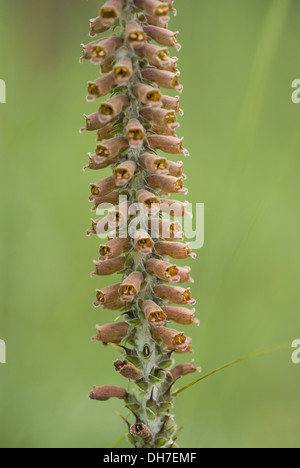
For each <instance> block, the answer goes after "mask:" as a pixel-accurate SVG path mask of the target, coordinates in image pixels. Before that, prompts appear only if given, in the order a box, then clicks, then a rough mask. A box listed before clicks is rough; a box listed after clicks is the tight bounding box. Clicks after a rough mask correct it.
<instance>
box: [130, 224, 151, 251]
mask: <svg viewBox="0 0 300 468" xmlns="http://www.w3.org/2000/svg"><path fill="white" fill-rule="evenodd" d="M153 246H154V242H153V240H152V239H151V237H150V235H149V234H148V232H146V231H144V230H143V229H139V230H138V231H136V232H135V235H134V248H135V249H136V250H139V251H140V252H141V253H142V254H144V255H148V254H150V253H151V252H152V249H153Z"/></svg>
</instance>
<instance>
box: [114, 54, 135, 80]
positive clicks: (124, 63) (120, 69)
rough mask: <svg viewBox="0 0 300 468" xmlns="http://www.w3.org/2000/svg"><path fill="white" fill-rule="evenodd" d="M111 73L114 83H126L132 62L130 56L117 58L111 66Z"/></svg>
mask: <svg viewBox="0 0 300 468" xmlns="http://www.w3.org/2000/svg"><path fill="white" fill-rule="evenodd" d="M113 74H114V77H115V83H116V84H118V85H122V84H125V83H127V81H128V80H129V79H130V77H131V76H132V62H131V60H130V58H128V57H124V58H122V59H121V60H119V62H118V63H116V65H115V66H114V68H113Z"/></svg>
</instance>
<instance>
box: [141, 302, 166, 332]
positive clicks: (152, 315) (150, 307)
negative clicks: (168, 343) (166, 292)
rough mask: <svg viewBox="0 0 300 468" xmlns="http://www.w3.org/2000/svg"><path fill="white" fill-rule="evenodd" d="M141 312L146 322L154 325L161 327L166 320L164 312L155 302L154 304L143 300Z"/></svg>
mask: <svg viewBox="0 0 300 468" xmlns="http://www.w3.org/2000/svg"><path fill="white" fill-rule="evenodd" d="M143 312H144V314H145V316H146V319H147V320H148V322H150V323H151V324H152V325H154V326H155V327H161V326H163V325H164V323H165V320H166V314H165V313H164V312H163V310H162V309H161V308H160V307H159V306H158V305H157V304H155V302H153V301H144V302H143Z"/></svg>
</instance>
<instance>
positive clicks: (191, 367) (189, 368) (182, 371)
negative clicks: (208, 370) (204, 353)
mask: <svg viewBox="0 0 300 468" xmlns="http://www.w3.org/2000/svg"><path fill="white" fill-rule="evenodd" d="M201 371H202V370H201V367H195V364H194V361H192V362H184V363H183V364H178V366H176V367H174V368H173V369H172V370H171V374H172V377H173V381H174V382H176V380H178V379H180V378H181V377H184V376H185V375H188V374H193V373H194V372H201Z"/></svg>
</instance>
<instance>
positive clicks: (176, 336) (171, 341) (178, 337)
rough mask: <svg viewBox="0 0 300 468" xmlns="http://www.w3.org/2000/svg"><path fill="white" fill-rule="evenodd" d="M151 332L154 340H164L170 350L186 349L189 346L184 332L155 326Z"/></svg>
mask: <svg viewBox="0 0 300 468" xmlns="http://www.w3.org/2000/svg"><path fill="white" fill-rule="evenodd" d="M151 333H152V337H153V339H154V340H156V341H162V342H163V343H164V344H165V345H166V347H167V348H168V349H169V350H170V351H175V350H176V349H177V350H181V351H184V350H186V348H187V338H186V336H185V334H184V333H182V332H178V331H177V330H172V329H171V328H166V327H154V328H153V329H152V331H151Z"/></svg>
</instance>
